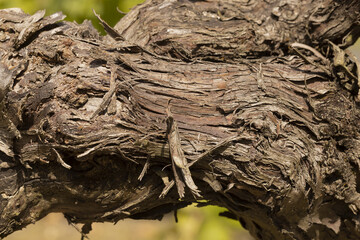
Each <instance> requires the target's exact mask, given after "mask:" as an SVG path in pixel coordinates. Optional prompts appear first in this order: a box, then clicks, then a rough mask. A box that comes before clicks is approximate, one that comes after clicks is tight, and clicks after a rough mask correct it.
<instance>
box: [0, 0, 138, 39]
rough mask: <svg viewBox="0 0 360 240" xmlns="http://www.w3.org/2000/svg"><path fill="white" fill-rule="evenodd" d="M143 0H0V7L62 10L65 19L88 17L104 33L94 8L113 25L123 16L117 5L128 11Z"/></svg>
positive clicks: (74, 19) (79, 21)
mask: <svg viewBox="0 0 360 240" xmlns="http://www.w3.org/2000/svg"><path fill="white" fill-rule="evenodd" d="M143 1H144V0H0V9H1V8H13V7H18V8H21V9H23V10H24V11H25V12H26V13H29V14H33V13H35V12H36V11H38V10H40V9H46V14H47V15H50V14H52V13H55V12H59V11H62V12H63V13H64V14H65V15H66V16H67V18H66V19H65V20H67V21H76V22H78V23H82V22H83V21H84V19H90V20H91V21H92V23H93V25H94V26H95V27H96V28H97V29H99V30H100V31H101V32H102V33H104V31H103V29H102V28H101V27H100V25H99V23H98V20H97V19H96V17H95V16H94V14H93V12H92V9H94V10H95V11H96V12H97V13H98V14H100V15H101V18H102V19H104V20H105V21H106V22H107V23H109V24H110V26H114V25H115V24H116V23H117V22H118V21H119V20H120V18H121V17H122V16H123V15H122V14H121V13H119V12H118V11H117V10H116V7H118V8H119V9H120V10H121V11H123V12H128V11H129V10H130V8H132V7H133V6H135V5H136V4H139V3H142V2H143Z"/></svg>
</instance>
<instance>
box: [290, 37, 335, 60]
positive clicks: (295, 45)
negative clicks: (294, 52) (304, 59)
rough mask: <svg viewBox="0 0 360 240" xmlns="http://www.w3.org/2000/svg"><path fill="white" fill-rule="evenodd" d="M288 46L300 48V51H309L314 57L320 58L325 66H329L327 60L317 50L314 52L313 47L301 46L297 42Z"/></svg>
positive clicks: (301, 44)
mask: <svg viewBox="0 0 360 240" xmlns="http://www.w3.org/2000/svg"><path fill="white" fill-rule="evenodd" d="M290 46H291V47H292V48H302V49H306V50H309V51H310V52H312V53H313V54H314V55H315V56H317V57H318V58H320V59H321V60H322V61H323V62H324V63H325V64H329V60H328V59H327V58H326V57H324V56H323V55H322V54H321V53H320V52H319V51H318V50H316V49H315V48H313V47H310V46H309V45H306V44H303V43H298V42H294V43H292V44H290Z"/></svg>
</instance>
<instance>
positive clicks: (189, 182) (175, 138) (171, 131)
mask: <svg viewBox="0 0 360 240" xmlns="http://www.w3.org/2000/svg"><path fill="white" fill-rule="evenodd" d="M168 104H170V102H169V103H168ZM166 114H167V117H166V122H167V125H168V126H167V131H166V134H167V137H168V141H169V148H170V155H171V160H172V167H173V171H174V176H175V183H176V186H177V189H178V193H179V196H180V198H183V197H184V196H185V189H184V187H185V186H184V183H183V181H182V179H180V177H179V176H178V173H177V171H178V170H177V169H179V170H180V171H181V176H182V178H183V179H184V181H185V184H186V186H187V187H188V188H189V189H190V190H191V193H192V194H194V196H197V197H201V195H200V191H199V190H198V187H197V186H196V184H195V183H194V180H193V179H192V177H191V172H190V169H189V164H188V162H187V160H186V158H185V155H184V152H183V150H182V149H181V140H180V136H179V129H178V126H177V123H176V122H175V120H174V117H173V116H172V114H171V112H170V105H169V106H168V108H167V109H166Z"/></svg>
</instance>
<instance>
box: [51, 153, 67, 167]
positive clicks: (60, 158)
mask: <svg viewBox="0 0 360 240" xmlns="http://www.w3.org/2000/svg"><path fill="white" fill-rule="evenodd" d="M52 150H53V151H54V153H55V154H56V161H57V162H58V163H60V164H61V166H63V167H64V168H66V169H71V166H70V165H69V164H67V163H66V162H65V161H64V160H63V159H62V157H61V155H60V154H59V153H58V151H56V149H55V148H52Z"/></svg>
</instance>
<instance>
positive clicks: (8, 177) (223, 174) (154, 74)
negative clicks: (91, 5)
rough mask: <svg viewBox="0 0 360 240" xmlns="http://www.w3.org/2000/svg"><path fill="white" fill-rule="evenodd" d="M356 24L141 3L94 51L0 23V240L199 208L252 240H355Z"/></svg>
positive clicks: (91, 35) (299, 5)
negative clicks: (62, 220) (39, 226)
mask: <svg viewBox="0 0 360 240" xmlns="http://www.w3.org/2000/svg"><path fill="white" fill-rule="evenodd" d="M359 11H360V3H359V2H358V1H350V0H349V1H341V2H340V1H330V0H328V1H322V2H317V1H280V0H279V1H277V0H274V1H269V0H267V1H265V0H264V1H260V0H258V1H255V0H254V1H235V0H233V1H230V0H228V1H155V0H153V1H147V2H146V3H145V4H144V5H142V6H138V7H136V8H135V9H134V10H133V11H132V12H130V13H129V14H128V15H127V16H126V17H125V18H123V19H122V20H121V21H120V22H119V23H118V24H117V25H116V26H115V27H114V29H112V28H110V27H108V26H106V24H105V23H104V25H105V28H106V29H107V31H108V32H109V36H106V37H101V36H99V34H98V33H97V31H96V30H94V29H93V28H92V26H91V24H89V22H85V23H83V24H81V25H78V24H75V23H69V22H59V21H60V20H62V19H63V16H62V15H61V14H55V15H52V16H48V17H44V16H43V12H38V13H36V14H34V15H33V16H29V15H27V14H24V13H22V12H21V11H19V10H2V11H0V23H1V25H0V57H1V63H0V77H1V86H0V90H1V92H0V93H1V94H0V100H1V105H0V106H1V112H2V115H1V120H0V124H1V128H0V131H1V135H0V137H1V138H0V154H1V155H0V156H1V158H0V160H1V162H0V167H1V169H0V177H1V183H0V189H1V195H0V209H1V212H0V237H5V236H7V235H8V234H10V233H12V232H13V231H15V230H18V229H21V228H23V227H25V226H26V225H27V224H30V223H32V222H35V221H36V220H38V219H40V218H41V217H43V216H45V215H46V214H47V213H49V212H63V213H64V214H65V215H66V216H67V218H68V219H69V221H72V222H76V223H84V224H85V227H84V232H86V231H87V230H88V228H89V226H90V224H91V223H92V222H102V221H112V222H116V221H118V220H120V219H124V218H135V219H139V218H145V219H161V217H162V215H163V214H165V213H167V212H170V211H172V210H176V209H179V208H182V207H184V206H186V205H188V204H190V203H193V202H197V201H199V200H206V203H204V201H202V203H201V204H215V205H219V206H224V207H226V208H227V209H228V210H229V212H228V213H226V214H225V215H226V216H228V217H233V218H235V219H238V220H239V221H240V222H241V224H242V225H243V226H244V227H246V228H247V229H248V230H249V231H250V233H251V234H252V235H253V236H254V237H256V238H257V239H357V238H358V237H359V235H360V231H359V229H358V228H359V227H358V226H359V224H360V222H359V219H358V212H359V209H360V200H359V196H360V195H359V192H360V190H359V186H357V184H359V178H358V176H359V166H360V164H359V154H360V152H359V150H358V149H360V148H359V145H360V142H359V99H358V96H357V95H358V90H359V87H358V86H359V85H358V72H357V67H356V65H357V62H356V61H355V60H354V58H353V57H352V56H350V55H349V53H347V54H345V52H344V51H342V50H341V48H344V47H346V46H348V45H350V44H352V43H353V42H354V41H355V39H356V38H357V36H358V33H359V26H358V25H359V21H358V19H359ZM123 38H125V39H126V40H124V39H123ZM339 47H341V48H339ZM315 49H317V50H315ZM343 56H344V57H343ZM179 197H181V200H180V199H179Z"/></svg>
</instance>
